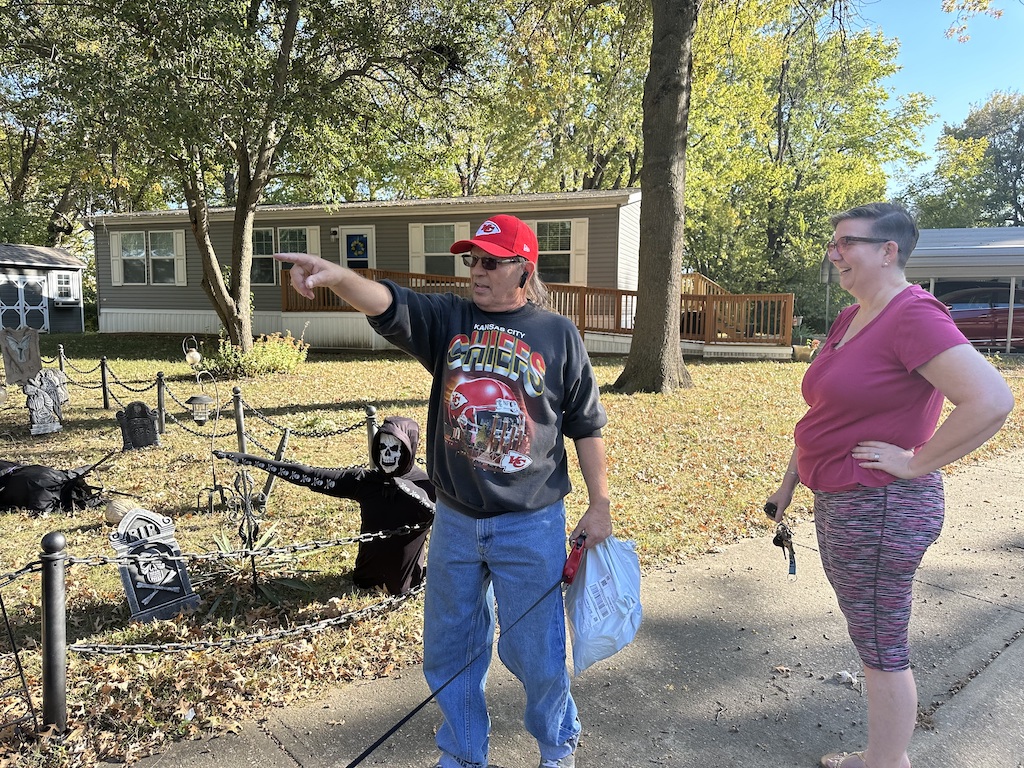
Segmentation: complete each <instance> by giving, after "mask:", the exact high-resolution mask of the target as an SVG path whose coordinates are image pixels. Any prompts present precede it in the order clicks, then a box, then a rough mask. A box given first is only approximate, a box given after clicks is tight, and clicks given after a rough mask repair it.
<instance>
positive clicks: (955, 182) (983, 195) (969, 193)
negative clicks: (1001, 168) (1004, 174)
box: [900, 135, 992, 229]
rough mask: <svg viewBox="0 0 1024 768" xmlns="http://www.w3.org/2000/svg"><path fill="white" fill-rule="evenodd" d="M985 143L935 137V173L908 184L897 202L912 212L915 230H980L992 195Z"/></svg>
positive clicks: (984, 221) (986, 144) (974, 140)
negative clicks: (949, 228) (937, 154)
mask: <svg viewBox="0 0 1024 768" xmlns="http://www.w3.org/2000/svg"><path fill="white" fill-rule="evenodd" d="M987 148H988V141H987V140H986V139H964V140H963V141H960V140H958V139H956V138H954V137H953V136H950V135H944V136H941V137H939V142H938V153H939V158H938V162H937V163H936V166H935V170H934V171H932V172H930V173H927V174H924V175H923V176H921V177H920V178H918V179H917V180H915V181H913V182H911V184H910V185H909V187H908V188H907V189H906V190H905V191H904V192H903V194H902V195H901V197H900V202H902V203H903V205H904V206H906V207H907V209H908V210H910V211H912V212H913V213H914V215H915V217H916V219H917V224H918V226H919V227H921V228H924V229H942V228H945V227H983V226H988V225H990V224H991V222H990V221H989V220H988V212H989V203H990V200H991V197H992V194H991V192H990V190H989V188H988V186H987V181H988V179H989V177H990V169H989V161H988V159H987V157H986V149H987Z"/></svg>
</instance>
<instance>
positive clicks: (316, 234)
mask: <svg viewBox="0 0 1024 768" xmlns="http://www.w3.org/2000/svg"><path fill="white" fill-rule="evenodd" d="M306 253H308V254H309V255H310V256H319V255H320V227H306Z"/></svg>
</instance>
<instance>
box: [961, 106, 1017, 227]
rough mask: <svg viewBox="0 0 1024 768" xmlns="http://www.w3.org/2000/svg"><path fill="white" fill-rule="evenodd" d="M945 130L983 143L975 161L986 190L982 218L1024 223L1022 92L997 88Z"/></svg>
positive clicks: (996, 221) (997, 221)
mask: <svg viewBox="0 0 1024 768" xmlns="http://www.w3.org/2000/svg"><path fill="white" fill-rule="evenodd" d="M945 133H946V135H947V136H950V137H952V138H953V139H955V140H956V141H959V142H969V141H971V140H974V141H983V142H984V143H985V156H984V162H983V163H980V164H979V172H980V173H979V177H980V179H981V180H982V182H983V183H985V184H986V186H987V187H988V190H989V192H990V197H989V200H988V203H987V206H986V208H987V210H986V213H985V218H986V219H987V220H988V221H989V222H990V223H992V224H997V225H1000V224H1010V225H1011V226H1015V227H1019V226H1022V225H1024V95H1022V94H1020V93H1017V92H1010V93H1001V92H998V91H997V92H996V93H994V94H992V96H991V97H990V98H989V100H988V101H987V102H986V103H985V104H983V105H982V106H981V107H980V108H978V109H974V110H972V111H971V112H970V114H968V115H967V119H966V120H964V122H963V124H962V125H960V126H955V127H953V128H948V127H947V129H946V131H945Z"/></svg>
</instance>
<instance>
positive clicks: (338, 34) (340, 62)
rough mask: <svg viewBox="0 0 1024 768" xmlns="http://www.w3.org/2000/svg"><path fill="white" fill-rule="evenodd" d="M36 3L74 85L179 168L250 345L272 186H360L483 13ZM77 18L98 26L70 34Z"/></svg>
mask: <svg viewBox="0 0 1024 768" xmlns="http://www.w3.org/2000/svg"><path fill="white" fill-rule="evenodd" d="M37 5H38V4H36V3H30V2H14V3H12V4H11V5H10V6H9V7H8V8H7V12H8V14H12V16H13V21H12V23H15V24H17V25H19V28H20V29H21V30H23V32H22V34H21V35H20V38H19V39H20V40H21V41H22V42H23V43H24V42H25V41H32V40H44V39H48V38H54V39H55V40H59V41H61V42H60V44H59V45H54V46H51V47H50V48H49V55H50V59H51V61H52V62H53V64H52V65H51V66H52V67H53V68H54V69H55V70H56V71H57V72H58V73H59V77H58V79H57V82H59V85H60V86H61V87H63V88H65V89H67V90H68V91H69V92H73V93H76V94H80V96H79V98H82V99H85V100H86V101H87V102H88V103H90V104H102V105H103V110H104V113H105V114H106V115H109V116H110V117H109V121H110V124H111V127H112V129H113V128H114V127H116V132H117V133H116V135H117V137H118V138H119V139H121V140H122V141H123V142H124V144H125V146H126V147H130V148H131V149H132V150H133V151H134V152H137V153H138V154H139V155H140V156H142V157H147V158H153V159H154V160H155V161H156V162H158V163H160V164H162V166H163V167H169V168H173V169H174V175H175V178H176V182H177V184H178V188H177V190H176V192H175V193H172V194H170V195H169V197H177V198H178V199H181V200H183V201H184V202H185V204H186V205H187V207H188V210H189V214H190V219H191V222H192V228H193V233H194V235H195V239H196V242H197V243H198V246H199V251H200V254H201V256H202V260H203V274H204V277H203V287H204V289H205V290H206V291H207V294H208V295H209V297H210V300H211V303H212V304H213V306H214V308H215V309H216V311H217V314H218V316H219V317H220V319H221V322H222V323H223V325H224V327H225V329H226V330H227V333H228V336H229V338H230V339H231V342H232V343H234V344H237V345H239V346H240V347H242V348H243V349H244V350H248V349H249V348H250V347H251V345H252V320H251V313H250V304H249V297H250V275H249V273H250V266H251V259H252V222H253V214H254V211H255V207H256V205H257V204H258V203H259V202H260V201H261V200H262V199H263V195H264V192H265V191H266V190H268V189H270V190H273V189H284V188H286V187H288V186H289V185H291V186H292V187H293V188H299V189H302V188H304V189H314V190H318V191H321V192H323V193H324V194H323V195H322V196H323V197H327V196H328V195H329V193H330V192H331V191H332V190H333V191H334V193H335V194H336V195H339V196H342V195H346V194H348V193H350V192H351V191H352V189H353V188H354V187H355V186H356V183H357V182H353V181H352V179H353V178H359V177H365V175H366V174H365V173H364V172H363V171H362V169H361V168H360V169H359V170H358V171H356V172H352V171H351V169H352V168H353V167H355V166H357V165H358V164H359V158H360V155H361V153H360V152H359V148H360V147H361V146H365V145H366V144H372V142H373V139H374V138H377V137H380V136H382V135H384V134H383V133H382V131H381V130H380V129H379V125H378V121H379V120H380V119H381V117H382V116H385V117H386V116H390V115H392V114H393V113H394V112H395V109H394V107H393V105H394V104H395V103H400V102H401V101H402V100H406V99H412V98H422V97H423V96H424V95H425V94H426V93H428V92H431V91H436V90H437V89H438V88H440V87H442V86H443V85H444V84H445V83H446V82H447V81H450V80H452V79H456V78H458V77H459V76H460V75H461V71H462V62H463V58H464V56H465V55H466V53H467V51H468V50H470V48H471V47H472V46H470V42H471V41H472V40H474V39H475V34H476V33H477V31H478V29H479V26H480V22H479V20H480V18H481V16H480V13H479V9H477V10H476V12H475V13H470V9H469V7H468V6H466V5H465V4H463V3H461V2H460V0H452V2H441V3H437V2H420V0H398V1H397V2H395V1H392V2H358V3H357V2H354V1H350V2H336V1H335V0H308V1H305V2H304V1H303V0H288V2H261V1H259V0H253V1H252V2H249V3H241V2H223V1H222V0H188V1H187V2H186V1H185V0H141V1H140V2H133V3H122V2H119V1H118V0H96V2H93V3H89V4H86V5H82V4H77V3H76V4H61V3H55V4H53V5H51V6H48V8H51V9H54V8H55V9H57V10H56V11H53V12H50V11H47V12H46V13H38V12H37V10H38V9H37ZM15 9H16V13H15ZM69 16H75V17H76V18H78V19H80V20H81V22H80V23H81V25H82V30H84V31H85V32H86V34H84V35H83V36H80V37H77V38H74V39H71V38H65V37H61V36H60V35H61V30H60V24H59V21H60V19H61V17H65V18H66V17H69ZM23 48H24V50H25V51H26V53H31V52H32V48H33V47H32V46H29V45H24V46H23ZM35 52H36V54H37V56H38V59H39V60H41V55H40V54H41V53H42V51H41V50H37V51H35ZM346 161H349V164H348V165H346ZM339 166H340V167H341V168H342V172H338V170H337V169H338V168H339ZM345 171H349V172H348V174H347V175H346V173H345ZM296 179H299V180H301V183H300V182H296ZM346 183H347V184H349V186H348V187H347V188H346V186H345V185H346ZM224 203H231V204H234V205H235V218H234V229H233V235H232V244H231V252H230V254H218V253H217V252H216V250H215V248H214V245H213V242H212V240H211V238H210V231H209V209H210V207H211V206H213V205H218V204H224ZM222 262H223V263H224V264H225V266H228V265H229V268H228V269H227V270H226V271H227V273H228V274H227V277H225V274H224V271H222V269H221V263H222Z"/></svg>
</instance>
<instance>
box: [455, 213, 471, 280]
mask: <svg viewBox="0 0 1024 768" xmlns="http://www.w3.org/2000/svg"><path fill="white" fill-rule="evenodd" d="M469 238H470V234H469V222H468V221H457V222H455V242H458V241H459V240H469ZM455 275H456V277H469V267H467V266H466V265H465V264H463V263H462V259H461V258H460V257H458V256H456V257H455Z"/></svg>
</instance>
